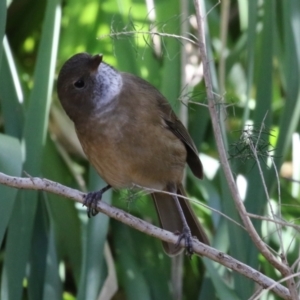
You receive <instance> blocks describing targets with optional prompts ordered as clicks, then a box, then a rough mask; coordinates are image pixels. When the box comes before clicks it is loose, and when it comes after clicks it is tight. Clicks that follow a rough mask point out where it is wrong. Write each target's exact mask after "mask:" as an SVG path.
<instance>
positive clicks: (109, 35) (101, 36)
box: [98, 30, 198, 45]
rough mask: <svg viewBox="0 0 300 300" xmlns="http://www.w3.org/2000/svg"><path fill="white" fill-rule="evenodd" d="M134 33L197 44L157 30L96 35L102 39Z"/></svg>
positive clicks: (180, 36)
mask: <svg viewBox="0 0 300 300" xmlns="http://www.w3.org/2000/svg"><path fill="white" fill-rule="evenodd" d="M135 34H142V35H150V36H155V35H158V36H160V37H167V38H175V39H178V40H183V41H187V42H190V43H192V44H194V45H198V44H197V42H196V41H193V40H191V39H189V38H187V37H184V36H182V35H177V34H171V33H165V32H158V31H139V30H134V31H121V32H113V33H110V34H103V35H100V36H99V37H98V39H104V38H106V37H110V38H114V37H119V36H123V35H125V36H128V35H135Z"/></svg>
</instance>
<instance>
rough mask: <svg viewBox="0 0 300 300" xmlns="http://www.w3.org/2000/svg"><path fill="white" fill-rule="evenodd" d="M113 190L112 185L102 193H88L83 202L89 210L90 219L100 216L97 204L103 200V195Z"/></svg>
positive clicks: (103, 189)
mask: <svg viewBox="0 0 300 300" xmlns="http://www.w3.org/2000/svg"><path fill="white" fill-rule="evenodd" d="M110 188H111V186H110V185H107V186H105V187H104V188H102V189H101V190H100V191H97V192H90V193H87V194H86V196H85V199H84V202H83V205H85V206H86V207H87V208H88V209H87V215H88V217H89V218H90V217H93V216H95V215H97V214H98V210H97V203H98V201H100V200H101V199H102V195H103V193H105V192H106V191H107V190H109V189H110Z"/></svg>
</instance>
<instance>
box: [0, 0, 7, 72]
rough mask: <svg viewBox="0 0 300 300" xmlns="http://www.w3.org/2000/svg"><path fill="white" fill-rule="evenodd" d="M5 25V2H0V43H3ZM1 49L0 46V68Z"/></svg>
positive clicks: (0, 0)
mask: <svg viewBox="0 0 300 300" xmlns="http://www.w3.org/2000/svg"><path fill="white" fill-rule="evenodd" d="M5 25H6V0H0V41H3V37H4V33H5ZM2 52H3V48H2V47H1V46H0V67H1V59H2Z"/></svg>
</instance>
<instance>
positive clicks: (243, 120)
mask: <svg viewBox="0 0 300 300" xmlns="http://www.w3.org/2000/svg"><path fill="white" fill-rule="evenodd" d="M200 2H201V4H202V5H203V7H204V8H205V10H206V12H208V13H207V15H206V19H205V22H206V24H207V32H206V40H207V47H208V53H209V59H210V65H209V66H210V69H211V72H212V77H213V83H214V91H215V93H216V98H217V99H218V101H219V103H220V105H219V111H220V125H221V126H222V128H223V131H224V141H225V144H226V147H227V150H228V158H230V162H231V165H232V170H233V173H234V175H235V176H236V177H237V178H238V182H239V187H240V189H241V193H242V194H243V195H244V196H245V205H246V207H247V209H248V211H249V212H251V213H253V214H257V215H266V216H270V214H271V212H270V211H269V208H268V205H267V199H266V196H265V193H264V190H263V185H262V180H261V178H260V176H259V173H258V168H257V164H256V163H255V162H254V160H253V159H252V157H251V155H248V153H247V152H245V151H246V150H247V149H248V148H247V143H245V140H244V139H243V138H241V134H242V130H247V133H249V130H250V129H252V134H250V136H251V137H254V138H255V137H257V136H258V135H259V134H258V132H259V129H260V128H261V126H262V122H263V120H264V117H265V115H266V118H265V120H264V127H263V128H264V132H265V133H264V134H263V135H262V136H261V138H260V141H261V143H262V144H261V145H262V148H261V153H260V154H261V155H260V158H261V165H262V168H263V171H264V176H265V181H266V186H267V188H268V190H269V193H270V197H271V200H270V201H271V203H272V204H273V209H274V211H275V213H276V215H277V218H282V219H285V220H287V221H290V222H294V223H296V224H297V222H298V221H297V220H298V217H299V182H291V181H289V180H287V179H286V178H294V179H298V180H299V178H300V161H299V158H298V157H299V153H300V139H299V134H298V133H297V132H299V113H300V94H299V82H300V80H299V71H300V35H299V30H300V2H299V1H298V0H286V1H282V0H260V1H258V0H251V1H247V0H240V1H233V0H232V1H229V0H222V1H221V3H218V1H216V0H205V1H204V0H202V1H200ZM151 31H153V32H161V33H162V34H163V35H162V36H160V37H159V36H158V35H150V34H149V33H150V32H151ZM109 34H111V36H108V35H109ZM166 34H169V35H174V36H173V37H170V36H166ZM175 35H176V36H178V35H183V36H185V37H187V38H189V39H191V40H193V41H195V38H194V36H197V31H196V20H195V13H194V7H193V2H192V1H187V0H182V1H179V0H160V1H154V2H153V1H143V0H135V1H134V0H132V1H131V0H122V1H113V0H110V1H108V0H106V1H96V0H81V1H79V0H65V1H59V0H48V1H46V0H13V1H5V0H0V38H1V39H3V47H1V48H0V132H1V134H0V172H3V173H6V174H9V175H14V176H25V173H24V172H26V173H28V174H30V175H31V176H42V177H46V178H49V179H52V180H54V181H57V182H60V183H62V184H65V185H67V186H71V187H74V188H77V189H80V190H82V191H92V190H97V189H99V188H101V187H103V186H104V185H105V183H104V182H103V181H101V179H100V178H99V177H98V176H97V175H96V172H95V171H94V170H93V169H92V168H91V167H90V166H89V164H88V163H87V161H86V159H85V158H84V155H83V153H82V150H81V148H80V146H79V144H78V141H77V140H76V136H75V133H74V130H73V125H72V124H71V123H70V121H69V120H68V119H67V117H66V115H65V114H64V112H63V111H62V109H61V106H60V104H59V101H58V99H57V93H56V88H55V85H56V78H57V73H58V71H59V69H60V68H61V66H62V64H63V63H64V62H65V61H66V60H67V59H68V58H69V57H70V56H72V55H73V54H75V53H78V52H82V51H85V52H89V53H93V54H96V53H103V55H104V60H105V61H106V62H107V63H110V64H111V65H113V66H114V67H116V68H117V69H119V70H122V71H127V72H131V73H134V74H135V75H138V76H141V77H143V78H144V79H146V80H148V81H149V82H151V83H152V84H153V85H154V86H156V87H157V88H158V89H159V90H160V91H161V92H162V93H163V94H164V95H165V96H166V97H167V99H168V100H169V101H170V103H171V105H172V107H173V108H174V110H175V111H176V113H177V114H178V115H179V116H180V117H181V118H182V120H183V122H184V123H185V124H186V126H187V127H188V129H189V132H190V133H191V135H192V137H193V139H194V141H195V143H196V145H197V147H198V149H199V152H201V159H202V161H203V164H204V169H205V175H206V178H205V179H204V180H203V181H201V182H200V181H199V180H197V179H195V178H194V177H193V176H192V175H191V174H190V171H189V170H187V180H186V184H187V191H188V194H189V196H190V198H191V199H192V200H193V202H195V206H194V208H195V211H196V212H197V215H198V216H199V219H200V221H201V222H202V223H203V224H204V227H205V228H206V230H207V233H208V235H209V237H210V240H211V244H212V245H213V246H214V247H216V248H217V249H219V250H220V251H223V252H227V253H229V254H230V255H232V256H233V257H235V258H237V259H239V260H241V261H242V262H244V263H246V264H248V265H251V266H252V267H254V268H256V269H259V270H260V271H261V272H263V273H265V274H266V275H267V276H270V277H272V278H273V279H275V280H279V279H280V278H281V277H280V275H279V274H278V272H276V271H275V270H274V268H273V267H272V266H270V264H268V263H267V262H266V261H265V259H264V258H262V256H261V255H259V253H258V252H257V249H256V248H255V246H254V245H253V243H252V242H251V240H250V238H249V237H248V235H247V234H246V232H245V231H244V230H243V229H241V228H240V227H239V226H237V225H236V224H234V223H233V222H231V221H228V220H227V219H226V218H224V217H222V216H221V215H220V214H218V213H217V212H212V211H211V210H210V209H208V208H204V207H203V206H202V205H201V203H205V204H206V205H208V206H209V207H212V208H213V209H215V210H218V211H221V212H222V213H223V214H225V215H227V216H229V217H230V218H232V219H234V220H236V221H237V222H240V219H239V217H238V215H237V212H236V209H235V207H234V204H233V201H232V199H231V196H230V194H229V191H228V188H227V185H226V182H225V179H224V176H223V174H222V171H221V170H220V168H219V162H218V154H217V151H216V148H215V143H214V137H213V132H212V128H211V124H210V117H209V113H208V110H207V108H206V107H205V106H203V105H202V104H207V99H206V95H205V86H204V82H203V79H202V72H203V71H202V70H203V69H202V67H201V57H200V55H199V50H198V49H197V45H195V44H194V43H192V42H190V41H186V40H184V39H181V38H177V37H175ZM199 66H200V67H199ZM222 101H223V102H222ZM247 124H251V125H253V126H254V127H247ZM270 133H271V135H270ZM245 149H246V150H245ZM272 149H275V150H274V151H270V152H268V151H269V150H272ZM268 156H272V157H273V158H274V161H275V163H276V166H277V168H278V171H280V184H281V185H280V187H281V199H279V196H278V195H279V194H278V187H277V180H276V173H275V171H274V168H272V167H270V158H269V157H268ZM238 175H239V176H238ZM279 200H280V201H279ZM104 201H107V202H109V203H112V204H113V205H115V206H118V207H121V208H122V209H124V210H125V211H127V212H129V213H132V214H134V215H136V216H138V217H141V218H144V219H146V220H148V221H149V222H153V223H154V224H157V217H156V215H155V213H154V210H153V206H152V203H151V201H150V200H149V198H148V197H146V196H143V195H140V194H136V193H132V192H130V191H121V192H115V191H114V192H107V193H106V194H105V196H104ZM254 224H255V226H256V228H257V230H258V231H259V233H261V235H262V237H263V239H264V241H265V242H266V243H267V244H268V245H269V246H270V247H272V248H273V249H274V251H275V252H278V253H282V252H284V253H286V255H287V258H288V261H289V263H290V264H291V265H292V264H293V263H294V262H295V261H296V259H297V258H298V257H299V236H298V234H297V231H295V230H294V229H292V228H290V227H284V228H283V229H282V232H281V237H282V241H283V242H282V243H283V245H284V249H282V248H280V239H279V235H278V233H277V232H278V228H276V227H275V225H274V224H273V223H272V222H262V221H258V220H254ZM178 264H179V266H180V262H179V263H178V262H176V261H174V260H173V261H172V259H170V258H169V257H168V256H166V255H165V254H164V252H163V250H162V247H161V244H160V242H159V241H158V240H155V239H153V238H151V237H148V236H146V235H144V234H142V233H140V232H137V231H135V230H133V229H130V228H128V227H127V226H125V225H123V224H121V223H119V222H116V221H113V220H109V218H107V217H106V216H104V215H100V214H99V215H97V217H95V218H93V219H90V220H88V218H87V216H86V209H85V208H83V207H81V206H77V205H75V204H74V203H73V202H71V201H68V200H66V199H63V198H61V197H58V196H55V195H52V194H47V193H43V192H35V191H23V190H16V189H10V188H8V187H4V186H2V185H0V277H1V285H0V299H2V300H6V299H12V300H19V299H37V300H40V299H45V300H46V299H90V300H93V299H99V300H101V299H110V298H111V297H113V299H134V300H136V299H143V300H144V299H174V298H175V297H179V298H182V299H199V300H202V299H225V300H227V299H248V298H249V297H250V296H251V295H252V294H253V293H254V290H255V285H254V283H253V282H251V281H250V280H248V279H246V278H244V277H243V276H240V275H238V274H236V273H233V272H231V271H230V270H227V269H225V268H223V267H222V266H220V265H218V264H215V263H212V262H210V261H208V260H206V259H203V260H201V259H200V258H198V257H193V258H192V260H189V259H188V258H186V257H184V258H183V264H182V268H183V269H182V273H181V272H179V271H176V269H175V266H176V265H178ZM294 267H295V268H296V267H297V265H295V266H294ZM174 274H177V281H176V280H175V279H174ZM178 282H179V283H178ZM180 282H181V283H182V289H181V284H180ZM174 294H175V295H177V296H174ZM181 294H182V296H180V295H181ZM261 299H277V298H276V297H275V296H274V295H272V294H265V295H264V296H263V297H262V298H261Z"/></svg>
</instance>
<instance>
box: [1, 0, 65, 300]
mask: <svg viewBox="0 0 300 300" xmlns="http://www.w3.org/2000/svg"><path fill="white" fill-rule="evenodd" d="M59 3H60V1H59V0H56V1H48V3H47V8H46V12H45V19H44V24H43V29H42V38H41V42H40V45H39V52H38V58H37V62H36V67H35V74H34V87H33V89H32V92H31V95H30V102H29V106H28V111H27V118H26V122H25V128H24V142H25V147H26V159H25V163H24V171H26V172H27V173H29V174H30V175H33V176H38V175H40V174H41V160H42V154H43V145H44V143H45V138H46V136H45V134H46V129H47V126H48V114H49V106H50V102H51V93H52V87H53V79H54V69H55V61H56V51H57V46H58V36H59V27H60V16H61V11H60V6H59ZM17 200H18V201H16V203H17V205H18V209H17V210H16V213H14V214H13V217H12V219H11V222H10V224H9V230H8V235H7V244H6V256H5V261H4V271H6V272H7V273H6V274H5V276H6V277H5V278H7V282H6V283H7V285H6V286H5V287H3V288H4V289H6V291H7V293H8V294H9V295H10V297H11V298H12V299H16V300H18V299H21V297H22V290H23V287H22V282H23V279H24V276H25V268H26V264H27V261H28V258H29V253H30V247H31V239H32V235H33V225H34V217H35V214H36V208H37V192H35V191H26V193H25V192H24V193H22V195H21V197H20V199H17ZM2 283H3V284H5V282H4V281H2Z"/></svg>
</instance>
